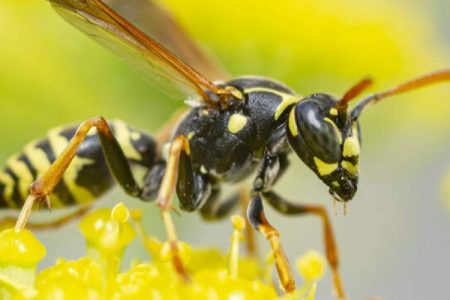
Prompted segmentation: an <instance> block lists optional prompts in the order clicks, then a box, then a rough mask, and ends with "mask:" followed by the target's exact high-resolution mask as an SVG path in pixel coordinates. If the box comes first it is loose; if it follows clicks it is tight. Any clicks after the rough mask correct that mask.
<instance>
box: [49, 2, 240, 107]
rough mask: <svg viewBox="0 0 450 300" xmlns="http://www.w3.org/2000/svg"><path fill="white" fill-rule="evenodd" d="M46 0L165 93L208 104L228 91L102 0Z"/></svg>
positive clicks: (214, 101)
mask: <svg viewBox="0 0 450 300" xmlns="http://www.w3.org/2000/svg"><path fill="white" fill-rule="evenodd" d="M50 3H51V4H52V5H53V7H54V8H55V10H56V11H57V12H58V13H59V14H60V15H61V16H62V17H63V18H64V19H65V20H66V21H68V22H69V23H71V24H72V25H74V26H75V27H77V28H78V29H80V30H81V31H83V32H84V33H86V34H87V35H89V36H91V37H92V38H93V39H95V40H96V41H98V42H99V43H101V44H103V45H104V46H106V47H107V48H109V49H111V50H112V51H114V52H116V53H118V54H119V55H120V56H122V57H124V58H126V59H127V60H129V61H130V62H132V63H133V64H134V65H136V66H137V67H138V69H140V70H142V71H143V72H144V73H145V74H146V75H148V76H149V77H150V78H151V79H152V81H153V82H154V83H156V84H157V85H158V86H160V87H162V88H163V89H164V90H165V91H166V92H168V93H169V94H171V95H176V96H178V97H186V96H193V95H199V96H200V98H201V100H203V101H204V102H205V103H206V104H209V105H216V104H217V102H219V101H221V100H223V99H227V98H228V96H229V95H231V92H230V91H229V90H226V89H223V88H220V87H218V86H217V85H215V84H214V83H212V82H211V81H209V80H208V79H206V78H205V77H203V76H202V75H200V74H199V73H198V72H197V71H195V70H194V69H192V68H191V67H189V66H188V65H186V64H185V63H184V62H182V61H181V60H180V59H179V58H178V57H176V56H175V55H174V54H173V53H171V52H170V51H168V50H167V49H166V48H164V47H163V46H161V45H160V44H158V43H157V42H156V41H155V40H153V39H152V38H150V37H149V36H147V35H146V34H145V33H143V32H142V31H140V30H139V29H137V28H136V27H135V26H133V25H132V24H131V23H129V22H128V21H127V20H125V19H124V18H123V17H121V16H120V15H119V14H117V13H116V12H115V11H114V10H112V9H111V8H110V7H109V6H107V5H106V4H105V3H103V2H102V1H100V0H50ZM167 83H169V84H170V85H167Z"/></svg>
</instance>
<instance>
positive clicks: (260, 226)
mask: <svg viewBox="0 0 450 300" xmlns="http://www.w3.org/2000/svg"><path fill="white" fill-rule="evenodd" d="M247 218H248V220H249V221H250V224H252V226H253V228H255V229H256V230H258V231H259V232H261V233H262V234H263V235H264V237H265V238H266V239H267V240H268V241H269V243H270V247H271V248H272V253H273V256H274V259H275V266H276V268H277V272H278V277H279V279H280V282H281V285H282V287H283V289H284V291H285V292H287V293H291V292H293V291H294V290H295V280H294V275H293V274H292V270H291V267H290V265H289V260H288V258H287V256H286V254H285V253H284V250H283V247H282V246H281V241H280V234H279V232H278V231H277V230H276V229H275V228H274V227H273V226H272V225H271V224H270V223H269V221H268V220H267V218H266V215H265V214H264V207H263V204H262V199H261V193H260V192H253V193H252V196H251V200H250V203H249V205H248V209H247Z"/></svg>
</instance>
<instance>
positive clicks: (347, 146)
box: [342, 131, 360, 157]
mask: <svg viewBox="0 0 450 300" xmlns="http://www.w3.org/2000/svg"><path fill="white" fill-rule="evenodd" d="M359 153H360V148H359V141H358V136H357V135H356V134H355V131H353V134H352V135H351V136H349V137H348V138H346V139H345V141H344V149H343V151H342V155H344V156H345V157H351V156H359Z"/></svg>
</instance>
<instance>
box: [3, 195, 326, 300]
mask: <svg viewBox="0 0 450 300" xmlns="http://www.w3.org/2000/svg"><path fill="white" fill-rule="evenodd" d="M130 216H131V217H132V219H133V222H134V228H133V226H132V224H130V223H129V222H128V219H129V217H130ZM140 220H141V213H140V212H139V211H136V210H133V211H131V213H130V211H129V210H128V208H126V207H125V205H123V203H119V204H117V205H116V206H115V207H114V208H113V209H112V210H110V209H99V210H97V211H94V212H92V213H90V214H89V215H87V216H86V217H84V218H83V220H82V221H81V222H80V229H81V232H82V234H83V235H84V237H85V239H86V242H87V254H88V255H87V256H86V257H82V258H80V259H78V260H75V261H67V260H65V259H64V258H61V259H58V260H57V262H56V263H55V265H53V266H50V267H48V268H46V269H44V270H43V271H41V272H40V273H39V274H37V277H36V269H35V267H36V265H37V263H38V262H39V261H40V260H41V259H42V258H43V256H44V255H45V248H44V246H43V245H41V244H40V243H39V241H38V240H37V239H36V238H34V236H33V235H32V234H31V233H30V232H29V231H25V230H24V231H21V232H15V231H14V230H6V231H4V232H2V233H1V234H0V251H2V252H1V253H2V254H3V255H2V256H1V257H0V262H1V265H0V299H13V300H19V299H36V300H43V299H49V300H50V299H65V300H71V299H74V300H75V299H76V300H78V299H88V300H110V299H112V300H132V299H173V300H178V299H180V300H190V299H192V300H194V299H195V300H197V299H200V300H201V299H205V300H209V299H217V300H221V299H224V300H225V299H263V300H271V299H280V295H278V294H277V289H276V288H275V287H274V286H273V285H272V282H271V281H268V282H266V281H264V279H263V278H262V277H261V274H264V270H263V269H264V267H262V266H261V265H260V264H259V263H258V261H257V260H256V259H254V258H246V257H240V254H239V253H240V251H239V244H240V242H241V240H242V231H243V230H244V228H245V220H244V219H243V218H242V217H240V216H233V217H232V218H231V220H232V224H233V227H234V232H233V234H232V236H231V245H230V251H229V253H227V254H224V253H222V252H220V251H219V250H218V249H215V248H211V249H197V248H195V247H193V246H191V245H190V244H188V243H185V242H178V246H179V250H180V254H181V260H182V262H183V264H184V265H185V267H186V269H187V271H188V273H189V276H190V280H189V281H185V280H184V279H182V278H181V277H180V276H179V275H178V274H177V272H176V271H175V269H174V267H173V264H172V259H171V255H172V253H171V248H170V247H169V244H168V243H165V242H160V241H159V240H157V239H156V238H154V237H150V236H147V235H146V234H145V231H144V230H143V227H142V225H141V224H140ZM136 231H137V233H138V236H139V237H140V239H141V241H142V242H143V246H144V247H146V248H147V249H151V251H150V254H151V256H152V258H153V259H152V261H150V262H143V263H138V264H134V265H132V266H131V268H129V269H128V270H124V271H123V272H120V271H119V270H120V264H121V259H122V254H123V252H124V250H125V248H126V247H127V245H128V244H129V243H130V242H131V241H133V240H134V239H135V237H136ZM2 245H3V247H2ZM24 255H26V257H23V256H24ZM302 261H303V267H302V268H301V269H302V275H303V276H304V277H305V278H306V280H305V283H304V284H303V286H301V287H300V288H299V289H298V290H297V291H295V292H294V293H292V294H289V295H285V296H283V297H282V299H285V300H288V299H289V300H294V299H297V300H313V299H314V294H315V289H316V284H315V283H313V282H312V281H316V280H318V279H319V277H321V275H322V274H323V272H324V267H323V266H321V265H320V263H322V261H321V260H320V259H319V256H318V254H315V253H309V254H307V255H306V256H305V257H304V258H303V260H302ZM5 266H6V267H8V268H9V267H12V268H13V270H14V271H17V270H19V271H21V273H20V272H19V273H11V272H9V273H3V272H4V270H5ZM270 266H271V267H272V268H273V264H270ZM305 266H306V267H305ZM24 270H25V271H24ZM305 270H306V271H305ZM272 271H273V270H272ZM24 272H27V273H24ZM17 274H19V275H20V276H22V277H23V275H24V274H25V275H26V276H25V278H27V280H23V278H20V277H18V276H17ZM304 274H308V275H306V276H305V275H304ZM35 277H36V280H34V279H35Z"/></svg>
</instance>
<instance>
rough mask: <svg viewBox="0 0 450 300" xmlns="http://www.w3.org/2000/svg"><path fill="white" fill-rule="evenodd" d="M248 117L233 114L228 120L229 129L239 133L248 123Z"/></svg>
mask: <svg viewBox="0 0 450 300" xmlns="http://www.w3.org/2000/svg"><path fill="white" fill-rule="evenodd" d="M247 121H248V120H247V117H246V116H244V115H241V114H238V113H236V114H232V115H231V117H230V119H229V120H228V131H229V132H231V133H237V132H239V131H241V130H242V128H244V127H245V125H246V124H247Z"/></svg>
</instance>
